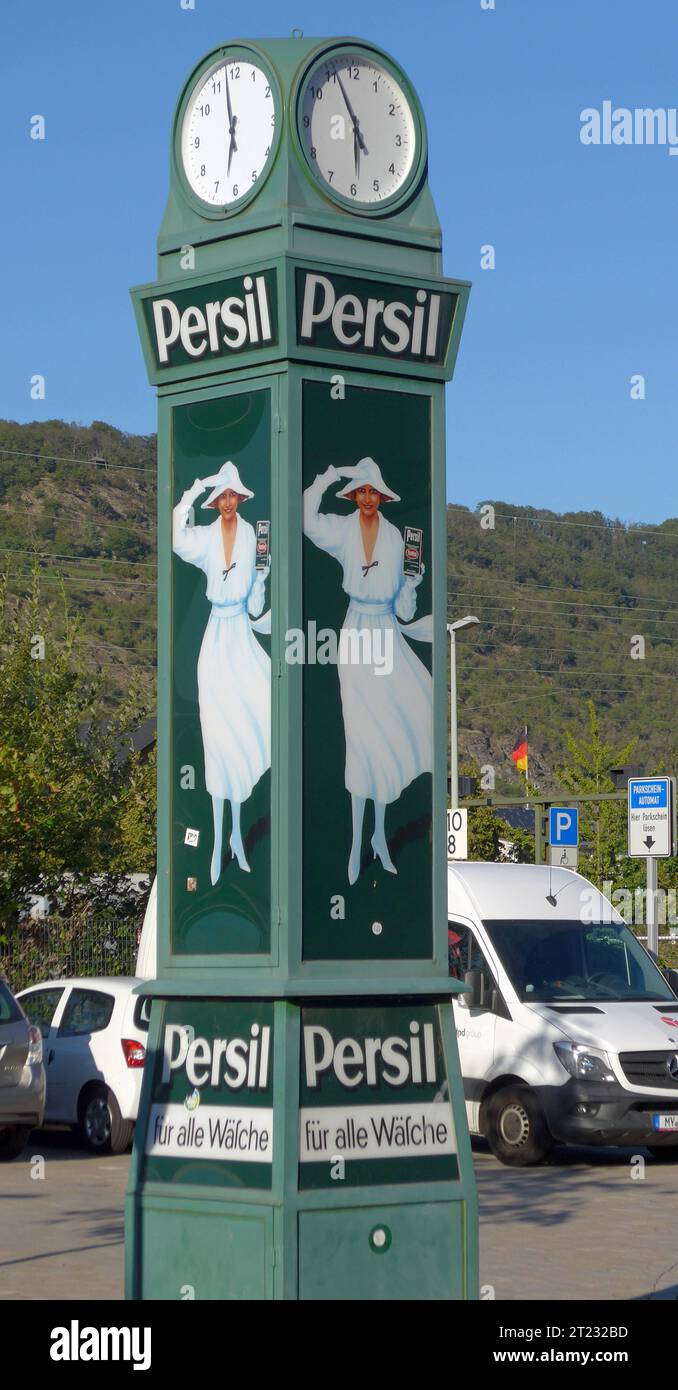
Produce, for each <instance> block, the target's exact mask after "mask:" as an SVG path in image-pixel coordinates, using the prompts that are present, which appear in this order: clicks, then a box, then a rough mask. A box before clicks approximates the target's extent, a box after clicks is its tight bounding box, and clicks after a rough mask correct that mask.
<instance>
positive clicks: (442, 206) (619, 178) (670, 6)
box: [0, 0, 678, 522]
mask: <svg viewBox="0 0 678 1390" xmlns="http://www.w3.org/2000/svg"><path fill="white" fill-rule="evenodd" d="M295 25H297V26H299V27H301V28H302V29H303V30H304V33H305V35H308V36H312V35H314V34H317V35H319V36H320V35H325V34H341V33H345V34H351V33H352V34H356V35H358V36H360V37H364V38H367V39H371V40H374V41H376V42H378V43H380V44H381V45H382V46H383V47H384V48H386V49H387V50H389V51H390V52H392V53H393V55H394V56H395V57H396V58H398V59H399V60H400V61H401V62H402V64H403V65H404V66H405V68H406V70H407V71H408V73H409V75H410V77H411V79H412V81H413V82H414V84H415V86H416V88H417V90H418V92H419V94H420V97H421V99H422V102H423V104H424V109H425V111H426V116H427V121H428V126H429V145H430V181H431V185H432V189H433V193H434V197H435V199H436V203H437V208H438V213H439V217H440V221H441V223H442V227H443V233H444V247H445V270H446V273H447V274H448V275H452V276H459V277H461V278H467V279H470V280H472V281H473V282H474V287H473V290H472V295H471V302H470V307H469V312H468V316H467V322H466V328H465V332H464V337H463V340H462V346H461V352H460V356H459V361H458V367H457V373H456V377H455V381H454V383H453V384H452V386H451V387H450V388H449V394H448V417H447V429H448V496H449V499H450V500H451V501H454V502H462V503H464V504H466V505H469V506H475V505H476V503H477V502H478V501H481V500H483V499H485V498H495V499H496V498H499V499H501V500H503V501H506V502H513V503H530V504H532V505H534V506H544V507H551V508H553V509H554V510H556V511H568V510H580V509H594V508H595V509H599V510H600V511H602V512H605V513H606V514H607V515H610V516H617V517H621V518H622V519H623V520H626V521H634V520H636V521H646V522H657V521H661V520H663V519H664V518H666V517H668V516H676V515H677V514H678V505H677V501H676V462H675V447H676V446H675V441H676V438H677V437H678V405H677V399H678V397H677V392H676V381H677V379H678V348H677V346H676V336H675V331H676V322H677V320H678V314H677V309H678V304H677V297H678V296H677V289H676V283H677V282H676V226H677V225H678V224H677V219H676V213H677V206H678V196H677V189H678V158H671V157H669V154H668V151H667V149H666V148H665V147H664V148H662V147H656V146H655V147H654V148H650V147H647V146H598V147H595V146H592V147H585V146H584V145H582V144H581V142H580V140H579V129H580V120H579V113H580V111H581V110H582V109H583V108H585V107H590V106H595V107H598V108H600V107H601V105H602V102H603V101H604V100H611V101H612V103H613V105H614V106H626V107H629V108H634V107H637V106H652V107H667V108H668V107H671V106H673V105H675V104H676V103H677V102H678V85H677V84H676V71H675V54H676V48H677V44H676V41H677V39H678V14H677V13H676V6H675V0H653V3H652V5H648V4H645V5H642V6H641V5H638V4H637V3H636V0H595V4H592V3H591V0H567V3H560V4H556V3H555V0H548V2H547V0H496V7H495V9H494V10H485V9H482V8H481V3H480V0H419V3H417V4H415V5H410V4H407V5H406V4H405V3H404V0H395V2H394V0H371V3H370V5H369V6H365V5H364V4H358V3H356V0H344V3H343V4H342V5H341V7H335V6H332V5H330V4H328V3H326V0H317V3H315V4H313V5H312V4H311V3H309V0H294V4H292V5H285V4H284V3H283V2H282V0H276V3H275V4H274V3H273V0H250V3H249V5H248V6H247V7H244V8H243V9H239V10H237V11H236V10H234V9H233V7H231V6H227V5H225V4H223V0H195V9H194V10H183V9H181V7H180V2H179V0H134V3H132V0H127V3H125V2H124V0H115V3H113V2H112V0H97V3H92V0H62V3H55V0H31V3H30V4H24V5H17V4H6V5H5V6H3V17H2V21H1V22H0V49H1V51H2V52H3V66H4V71H3V74H2V82H1V83H0V120H1V123H2V124H1V129H2V134H3V149H2V181H3V188H4V190H5V193H6V196H5V198H4V199H3V203H4V208H3V218H2V246H1V251H0V254H1V256H2V265H3V270H4V276H3V290H2V303H3V315H2V322H3V331H2V333H1V334H0V373H1V380H2V394H1V396H0V414H2V415H3V416H8V417H10V418H12V419H16V420H20V421H26V420H31V419H36V418H38V419H39V418H53V417H63V418H65V419H67V420H74V421H79V422H82V423H85V424H88V423H90V421H91V420H92V419H103V420H108V421H110V423H111V424H114V425H116V426H118V427H120V428H122V429H126V430H130V431H133V432H139V433H149V432H151V431H153V430H154V429H155V419H156V414H155V399H154V395H153V392H152V390H151V388H150V387H149V386H148V384H147V380H146V376H145V370H144V366H143V362H142V357H141V350H140V347H139V344H138V339H137V334H136V329H135V324H134V319H133V315H132V308H131V302H130V299H129V294H128V289H129V286H130V285H132V284H138V283H140V282H142V281H147V280H151V279H153V278H154V273H155V238H156V234H157V231H158V227H159V224H160V220H161V216H162V212H163V208H164V203H165V198H166V193H167V183H168V150H169V127H170V120H171V116H172V112H173V109H174V104H175V101H176V99H177V96H178V94H179V91H180V89H181V87H182V85H183V82H184V80H185V78H186V76H187V74H188V73H189V71H190V70H191V68H192V67H193V65H194V63H195V62H196V61H197V59H198V58H200V57H201V56H202V54H203V53H205V52H206V51H207V50H209V49H210V48H211V47H212V46H213V45H215V44H216V43H220V42H223V41H225V40H227V39H232V38H238V37H240V38H243V37H251V38H256V37H264V36H267V35H273V36H285V35H287V34H289V32H290V30H291V29H292V27H293V26H295ZM36 113H39V114H42V115H44V116H45V119H46V123H47V138H46V140H45V141H44V142H41V141H33V140H31V139H30V138H29V126H30V118H31V116H33V115H34V114H36ZM486 243H491V244H493V245H494V246H495V248H496V269H495V270H493V271H483V270H481V269H480V247H481V245H483V244H486ZM36 372H40V373H42V374H44V376H45V378H46V399H45V401H44V403H43V402H39V401H38V402H36V401H33V400H32V399H31V397H30V378H31V376H32V375H33V374H34V373H36ZM636 373H642V374H643V375H644V377H645V380H646V388H645V389H646V398H645V400H635V401H634V400H632V399H631V398H630V394H629V392H630V379H631V377H632V376H633V375H634V374H636Z"/></svg>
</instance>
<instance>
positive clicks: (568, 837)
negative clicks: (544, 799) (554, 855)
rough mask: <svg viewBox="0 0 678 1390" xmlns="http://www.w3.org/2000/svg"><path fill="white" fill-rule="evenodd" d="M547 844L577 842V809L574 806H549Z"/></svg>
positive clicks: (571, 843)
mask: <svg viewBox="0 0 678 1390" xmlns="http://www.w3.org/2000/svg"><path fill="white" fill-rule="evenodd" d="M549 844H551V845H578V844H579V809H578V807H576V806H551V808H550V810H549Z"/></svg>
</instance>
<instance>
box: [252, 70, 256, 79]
mask: <svg viewBox="0 0 678 1390" xmlns="http://www.w3.org/2000/svg"><path fill="white" fill-rule="evenodd" d="M256 80H257V70H256V68H252V81H253V82H256Z"/></svg>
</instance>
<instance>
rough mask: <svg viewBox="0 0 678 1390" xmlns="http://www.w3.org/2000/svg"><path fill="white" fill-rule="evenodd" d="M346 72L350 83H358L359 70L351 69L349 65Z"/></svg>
mask: <svg viewBox="0 0 678 1390" xmlns="http://www.w3.org/2000/svg"><path fill="white" fill-rule="evenodd" d="M346 71H347V73H348V75H349V77H350V79H351V81H352V82H359V81H360V68H356V67H353V66H352V64H351V63H349V65H348V67H347V69H346Z"/></svg>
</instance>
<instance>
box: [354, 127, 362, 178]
mask: <svg viewBox="0 0 678 1390" xmlns="http://www.w3.org/2000/svg"><path fill="white" fill-rule="evenodd" d="M353 158H354V161H355V176H356V178H357V179H358V178H360V145H359V144H358V131H357V130H356V129H355V126H354V128H353Z"/></svg>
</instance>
